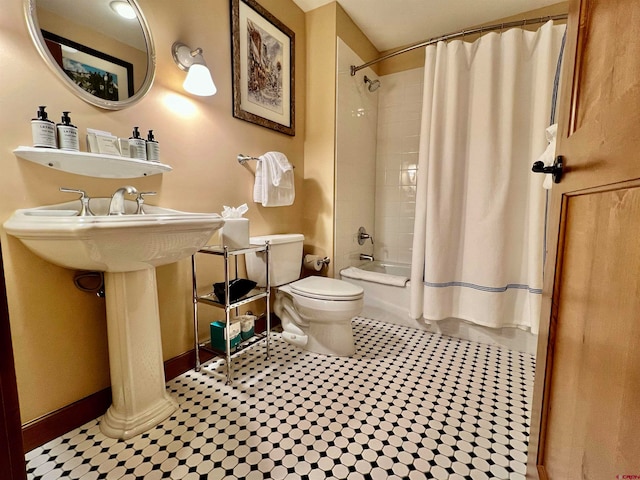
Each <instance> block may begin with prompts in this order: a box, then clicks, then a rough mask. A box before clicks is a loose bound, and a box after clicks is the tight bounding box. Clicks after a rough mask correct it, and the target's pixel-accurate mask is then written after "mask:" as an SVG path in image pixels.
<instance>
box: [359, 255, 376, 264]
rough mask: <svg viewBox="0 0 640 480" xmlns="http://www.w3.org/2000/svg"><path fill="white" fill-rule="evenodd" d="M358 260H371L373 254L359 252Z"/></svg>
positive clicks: (372, 259)
mask: <svg viewBox="0 0 640 480" xmlns="http://www.w3.org/2000/svg"><path fill="white" fill-rule="evenodd" d="M360 260H368V261H369V262H373V261H374V258H373V255H367V254H365V253H361V254H360Z"/></svg>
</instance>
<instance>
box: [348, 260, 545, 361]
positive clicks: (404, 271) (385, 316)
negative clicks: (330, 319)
mask: <svg viewBox="0 0 640 480" xmlns="http://www.w3.org/2000/svg"><path fill="white" fill-rule="evenodd" d="M353 268H356V267H350V268H348V269H344V270H341V271H340V278H341V279H342V280H345V281H347V282H350V283H353V284H354V285H358V286H360V287H362V289H363V290H364V308H363V309H362V313H361V315H362V316H363V317H367V318H373V319H375V320H380V321H383V322H387V323H391V324H394V325H403V326H407V327H413V328H419V329H421V330H426V331H428V332H433V333H440V334H443V335H447V336H449V337H456V338H461V339H464V340H471V341H474V342H479V343H486V344H490V345H499V346H502V347H507V348H509V349H510V350H516V351H519V352H525V353H529V354H531V355H535V353H536V345H537V336H536V335H533V334H532V333H530V332H528V331H525V330H520V329H518V328H509V327H505V328H488V327H483V326H481V325H475V324H473V323H471V322H466V321H464V320H460V319H457V318H447V319H444V320H440V321H437V322H434V321H427V320H425V319H420V320H416V319H413V318H410V317H409V301H410V293H409V284H410V283H411V282H410V281H407V282H406V283H404V285H403V286H398V285H393V283H395V284H398V283H399V282H398V277H406V278H407V279H408V278H409V277H410V276H411V265H406V264H401V263H393V262H381V261H375V262H368V263H365V264H364V265H360V266H358V267H357V268H358V269H359V270H364V271H365V272H375V273H378V274H380V275H376V277H377V278H375V281H368V280H362V279H358V278H352V276H351V275H350V274H349V271H350V270H351V271H352V269H353ZM343 272H344V273H345V274H344V275H343ZM355 273H356V274H357V273H358V272H355ZM347 274H349V276H347ZM365 276H367V275H366V273H365ZM385 276H387V277H388V280H389V281H388V283H389V284H384V283H381V282H384V281H385V278H384V277H385Z"/></svg>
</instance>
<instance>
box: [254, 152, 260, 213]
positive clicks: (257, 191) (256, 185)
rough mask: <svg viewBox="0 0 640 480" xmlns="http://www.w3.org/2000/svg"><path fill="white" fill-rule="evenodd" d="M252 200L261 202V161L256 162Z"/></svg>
mask: <svg viewBox="0 0 640 480" xmlns="http://www.w3.org/2000/svg"><path fill="white" fill-rule="evenodd" d="M253 201H254V202H256V203H262V162H261V161H260V162H257V163H256V178H255V181H254V183H253Z"/></svg>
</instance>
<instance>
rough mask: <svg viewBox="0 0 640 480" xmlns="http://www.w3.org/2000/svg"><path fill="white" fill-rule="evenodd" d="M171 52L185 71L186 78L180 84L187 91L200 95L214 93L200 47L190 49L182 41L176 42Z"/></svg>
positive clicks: (214, 89) (214, 87)
mask: <svg viewBox="0 0 640 480" xmlns="http://www.w3.org/2000/svg"><path fill="white" fill-rule="evenodd" d="M171 53H172V55H173V60H174V61H175V62H176V64H177V65H178V67H180V69H181V70H185V71H186V72H187V78H186V79H185V80H184V83H183V84H182V87H183V88H184V89H185V90H186V91H187V92H189V93H191V94H193V95H198V96H202V97H205V96H210V95H215V93H216V91H217V89H216V86H215V84H214V83H213V78H212V77H211V72H210V71H209V68H208V67H207V64H206V62H205V61H204V57H203V56H202V49H201V48H196V49H195V50H192V49H191V48H189V47H188V46H187V45H185V44H184V43H180V42H176V43H174V44H173V46H172V47H171Z"/></svg>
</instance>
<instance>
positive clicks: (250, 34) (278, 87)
mask: <svg viewBox="0 0 640 480" xmlns="http://www.w3.org/2000/svg"><path fill="white" fill-rule="evenodd" d="M231 45H232V57H233V69H232V70H233V116H234V117H236V118H240V119H242V120H246V121H247V122H251V123H255V124H258V125H261V126H263V127H266V128H270V129H272V130H276V131H278V132H281V133H285V134H287V135H295V89H294V73H295V68H294V58H295V34H294V33H293V31H292V30H290V29H289V28H287V26H286V25H284V24H283V23H282V22H280V21H279V20H278V19H277V18H275V17H274V16H273V15H271V14H270V13H269V12H268V11H266V10H265V9H264V8H263V7H262V6H260V5H259V4H258V3H257V2H256V1H255V0H231Z"/></svg>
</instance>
